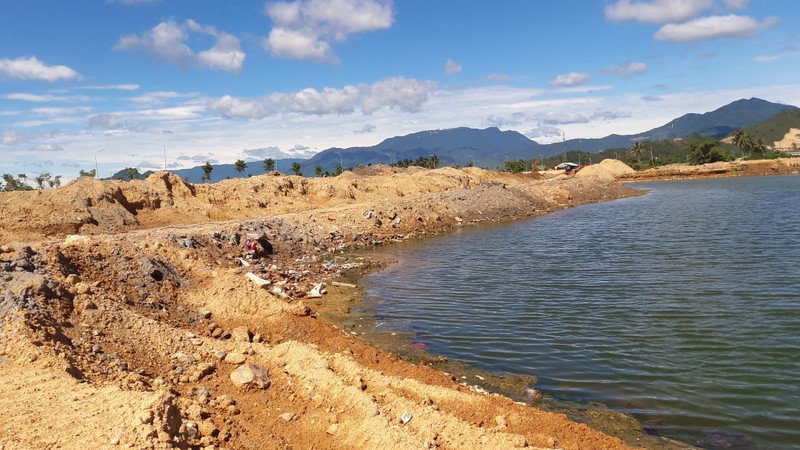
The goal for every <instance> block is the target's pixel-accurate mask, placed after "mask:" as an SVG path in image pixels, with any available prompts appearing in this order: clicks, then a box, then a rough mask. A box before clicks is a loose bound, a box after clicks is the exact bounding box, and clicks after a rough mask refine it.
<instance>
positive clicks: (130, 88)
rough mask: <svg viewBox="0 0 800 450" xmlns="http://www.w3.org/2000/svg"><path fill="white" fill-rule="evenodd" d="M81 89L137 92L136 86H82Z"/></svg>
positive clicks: (137, 87) (137, 86)
mask: <svg viewBox="0 0 800 450" xmlns="http://www.w3.org/2000/svg"><path fill="white" fill-rule="evenodd" d="M82 89H92V90H97V91H138V90H139V85H138V84H107V85H101V86H84V87H83V88H82Z"/></svg>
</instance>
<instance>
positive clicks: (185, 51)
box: [115, 19, 246, 73]
mask: <svg viewBox="0 0 800 450" xmlns="http://www.w3.org/2000/svg"><path fill="white" fill-rule="evenodd" d="M189 32H193V33H200V34H205V35H208V36H211V37H213V38H215V40H216V41H215V43H214V45H213V46H212V47H211V48H210V49H207V50H203V51H200V52H199V53H197V54H195V52H194V51H193V50H192V49H191V48H189V47H188V46H187V45H186V44H185V42H186V41H187V40H188V39H189ZM115 48H117V49H120V50H141V51H144V52H147V53H150V54H152V55H153V56H155V57H156V59H158V60H161V61H167V62H171V63H173V64H177V65H178V66H179V67H181V68H184V69H185V68H187V67H188V66H189V65H190V64H194V65H197V66H198V67H201V68H206V69H210V70H225V71H228V72H233V73H239V71H241V69H242V67H243V66H244V60H245V56H246V55H245V53H244V52H243V51H242V50H241V46H240V44H239V39H238V38H236V37H235V36H233V35H232V34H229V33H225V32H221V31H217V29H216V28H214V27H212V26H207V25H201V24H199V23H197V22H195V21H194V20H192V19H189V20H187V21H186V22H184V23H182V24H181V23H177V22H175V21H172V20H170V21H166V22H161V23H159V24H158V25H156V26H155V27H153V28H152V29H151V30H150V31H147V32H145V33H141V34H130V35H127V36H123V37H122V38H121V39H120V40H119V42H118V43H117V45H116V47H115Z"/></svg>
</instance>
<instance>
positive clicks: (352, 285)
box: [331, 281, 358, 288]
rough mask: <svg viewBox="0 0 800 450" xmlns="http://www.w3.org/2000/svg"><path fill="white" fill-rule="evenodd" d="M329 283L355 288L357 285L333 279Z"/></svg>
mask: <svg viewBox="0 0 800 450" xmlns="http://www.w3.org/2000/svg"><path fill="white" fill-rule="evenodd" d="M331 284H332V285H334V286H339V287H348V288H356V287H358V286H356V285H355V284H350V283H342V282H341V281H334V282H333V283H331Z"/></svg>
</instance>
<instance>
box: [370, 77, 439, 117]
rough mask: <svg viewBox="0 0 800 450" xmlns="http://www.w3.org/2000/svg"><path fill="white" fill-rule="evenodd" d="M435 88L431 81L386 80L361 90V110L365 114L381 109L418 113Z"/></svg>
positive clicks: (397, 78) (398, 78)
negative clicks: (362, 99) (362, 94)
mask: <svg viewBox="0 0 800 450" xmlns="http://www.w3.org/2000/svg"><path fill="white" fill-rule="evenodd" d="M435 88H436V83H434V82H432V81H420V80H415V79H408V78H402V77H393V78H387V79H385V80H381V81H378V82H376V83H373V84H372V85H369V86H366V87H364V88H362V90H363V91H364V92H365V98H364V101H363V103H362V105H361V110H362V111H364V113H366V114H371V113H372V112H375V111H377V110H379V109H383V108H386V109H396V110H400V111H406V112H419V111H420V110H421V109H422V105H423V104H424V103H425V102H426V101H428V97H429V96H430V94H431V93H432V92H433V90H434V89H435Z"/></svg>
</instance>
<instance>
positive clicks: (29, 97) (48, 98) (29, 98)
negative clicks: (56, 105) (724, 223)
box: [0, 92, 89, 103]
mask: <svg viewBox="0 0 800 450" xmlns="http://www.w3.org/2000/svg"><path fill="white" fill-rule="evenodd" d="M0 98H4V99H6V100H19V101H23V102H34V103H42V102H73V101H88V100H89V98H88V97H85V96H58V95H51V94H45V95H41V94H29V93H26V92H15V93H11V94H5V95H3V96H0Z"/></svg>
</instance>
